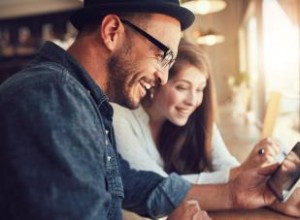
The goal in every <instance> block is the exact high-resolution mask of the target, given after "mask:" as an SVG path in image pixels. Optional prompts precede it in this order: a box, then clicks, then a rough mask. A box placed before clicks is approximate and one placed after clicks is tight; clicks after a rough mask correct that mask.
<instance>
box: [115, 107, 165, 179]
mask: <svg viewBox="0 0 300 220" xmlns="http://www.w3.org/2000/svg"><path fill="white" fill-rule="evenodd" d="M111 104H112V106H113V108H114V116H113V126H114V130H115V136H116V142H117V150H118V152H119V153H120V155H121V156H122V157H123V158H124V159H125V160H127V161H128V162H129V164H130V167H131V168H133V169H136V170H147V171H153V172H155V173H158V174H160V175H161V176H163V177H167V176H168V174H167V173H166V172H165V171H164V170H163V168H162V166H163V165H162V164H161V163H162V162H161V159H160V156H159V153H158V152H157V150H156V147H155V145H154V144H153V140H152V137H151V133H149V131H148V130H149V126H148V124H147V122H146V121H144V118H142V117H143V116H142V115H141V116H140V115H138V117H135V115H134V113H135V112H134V111H135V110H129V109H126V108H124V107H121V106H120V105H117V104H113V103H111ZM136 111H137V112H136V113H139V111H140V110H136ZM145 114H146V113H145ZM147 145H150V147H149V146H147ZM151 145H154V147H153V146H151ZM149 149H150V151H149Z"/></svg>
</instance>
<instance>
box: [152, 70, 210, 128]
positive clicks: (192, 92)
mask: <svg viewBox="0 0 300 220" xmlns="http://www.w3.org/2000/svg"><path fill="white" fill-rule="evenodd" d="M205 86H206V77H205V75H204V74H203V73H202V72H201V71H200V70H199V69H197V68H196V67H194V66H192V65H188V66H186V67H185V68H183V70H181V71H180V72H178V73H177V74H176V75H175V76H174V77H173V78H171V79H169V81H168V83H167V84H166V85H164V86H162V87H161V88H160V89H159V90H158V91H157V92H156V94H155V96H154V98H153V104H154V105H155V106H156V107H155V108H156V113H157V114H160V115H161V117H163V118H165V119H168V120H170V121H171V122H172V123H174V124H176V125H178V126H183V125H185V124H186V122H187V120H188V118H189V117H190V115H191V114H192V113H193V112H194V111H195V109H196V108H197V107H198V106H199V105H200V104H201V103H202V99H203V90H204V88H205ZM152 106H153V105H152Z"/></svg>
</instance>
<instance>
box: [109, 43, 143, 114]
mask: <svg viewBox="0 0 300 220" xmlns="http://www.w3.org/2000/svg"><path fill="white" fill-rule="evenodd" d="M130 52H131V44H130V43H129V44H127V45H125V46H123V47H122V48H121V49H120V50H119V51H117V52H116V53H115V54H114V55H113V56H112V57H111V58H110V59H109V61H108V74H109V75H108V82H107V95H108V97H109V99H110V101H112V102H116V103H118V104H119V105H122V106H124V107H127V108H130V109H134V108H137V107H138V105H139V103H136V101H134V100H133V97H130V93H129V92H130V90H129V89H130V88H132V87H133V84H127V83H128V81H129V79H132V78H133V77H134V74H135V73H136V69H137V68H136V65H135V63H134V62H132V61H130V60H129V57H130ZM126 58H127V59H126Z"/></svg>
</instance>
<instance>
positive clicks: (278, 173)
mask: <svg viewBox="0 0 300 220" xmlns="http://www.w3.org/2000/svg"><path fill="white" fill-rule="evenodd" d="M298 183H300V142H298V143H296V144H295V146H294V147H293V149H292V150H291V151H290V152H289V154H288V155H287V156H286V157H285V159H284V160H283V161H282V163H281V165H280V166H279V167H278V168H277V169H276V170H275V172H274V173H273V174H272V175H271V177H270V179H269V180H268V182H267V185H268V186H269V188H270V189H271V191H272V192H273V193H274V195H275V196H276V198H277V199H278V200H279V201H280V202H285V201H286V200H287V199H288V198H289V197H290V195H291V194H292V193H293V191H294V190H295V189H296V187H297V184H298Z"/></svg>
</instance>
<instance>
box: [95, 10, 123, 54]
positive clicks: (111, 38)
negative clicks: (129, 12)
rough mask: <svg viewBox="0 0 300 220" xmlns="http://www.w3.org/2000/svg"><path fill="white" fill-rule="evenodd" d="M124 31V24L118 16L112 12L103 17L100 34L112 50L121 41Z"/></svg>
mask: <svg viewBox="0 0 300 220" xmlns="http://www.w3.org/2000/svg"><path fill="white" fill-rule="evenodd" d="M123 33H124V26H123V25H122V23H121V21H120V19H119V17H118V16H116V15H113V14H110V15H107V16H105V17H104V18H103V20H102V24H101V28H100V35H101V38H102V39H103V43H104V45H105V46H106V47H107V49H108V50H111V51H112V50H114V49H115V48H116V47H117V45H118V44H119V41H120V40H122V37H121V36H122V34H123Z"/></svg>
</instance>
